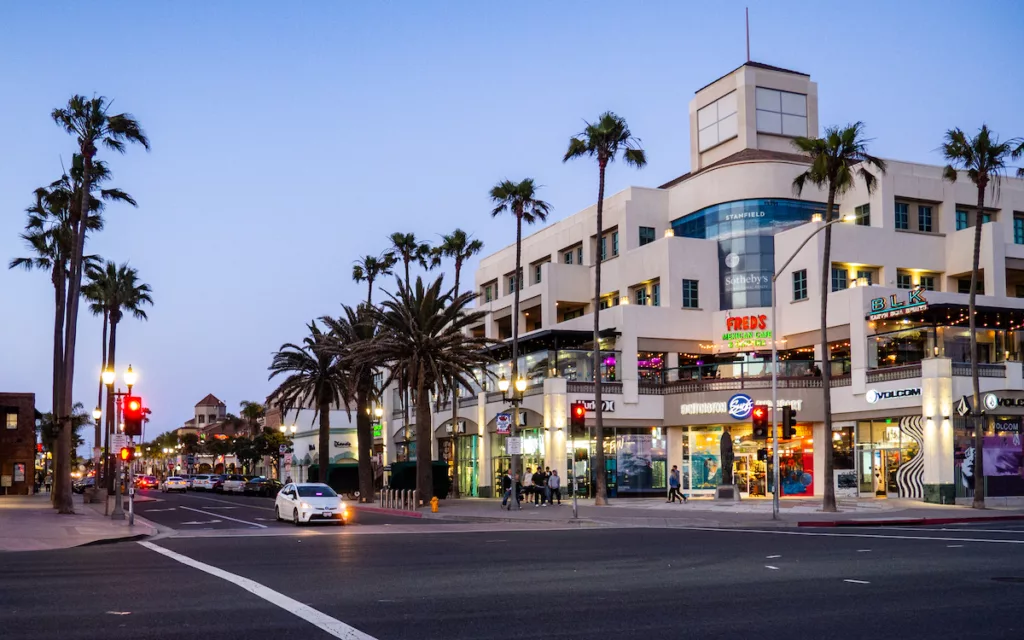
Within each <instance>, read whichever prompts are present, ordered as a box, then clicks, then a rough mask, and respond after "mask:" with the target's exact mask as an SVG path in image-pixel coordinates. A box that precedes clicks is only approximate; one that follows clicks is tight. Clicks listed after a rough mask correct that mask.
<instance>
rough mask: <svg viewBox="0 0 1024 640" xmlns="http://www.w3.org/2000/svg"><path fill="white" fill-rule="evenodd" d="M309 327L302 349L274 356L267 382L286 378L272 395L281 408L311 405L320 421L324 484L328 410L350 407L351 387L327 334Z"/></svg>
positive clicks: (327, 472)
mask: <svg viewBox="0 0 1024 640" xmlns="http://www.w3.org/2000/svg"><path fill="white" fill-rule="evenodd" d="M308 327H309V335H308V336H306V337H305V338H303V340H302V346H299V345H296V344H292V343H287V344H283V345H281V348H280V350H278V351H277V353H275V354H274V360H273V362H272V363H271V365H270V371H271V373H270V378H268V379H273V378H274V377H275V376H278V375H281V374H287V377H286V378H285V379H284V380H283V381H282V382H281V384H279V385H278V387H277V390H276V391H274V394H273V395H274V398H275V402H276V403H277V404H278V405H279V406H281V407H282V408H284V407H302V406H307V405H308V404H309V403H312V404H313V406H314V408H315V413H314V420H315V419H316V417H317V416H319V418H320V434H319V436H320V437H319V444H318V445H317V458H318V466H319V470H320V473H319V479H320V482H323V483H325V484H326V483H327V482H328V481H329V480H330V468H331V467H330V465H331V406H332V405H334V406H337V407H348V406H350V405H351V403H352V395H353V393H352V386H353V385H352V379H351V377H350V375H349V372H348V371H347V370H346V369H345V368H344V367H343V366H342V363H341V360H340V359H339V358H338V357H337V356H335V355H334V352H333V351H332V350H331V346H332V345H331V342H330V336H329V334H327V333H324V332H323V331H321V330H320V327H318V326H317V324H316V322H315V321H313V322H310V323H309V325H308Z"/></svg>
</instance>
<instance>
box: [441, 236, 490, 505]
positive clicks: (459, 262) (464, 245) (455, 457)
mask: <svg viewBox="0 0 1024 640" xmlns="http://www.w3.org/2000/svg"><path fill="white" fill-rule="evenodd" d="M483 248H484V243H483V242H481V241H480V240H471V239H470V236H469V235H468V234H467V233H466V232H465V231H463V230H462V229H456V230H455V231H453V232H451V233H450V234H446V235H443V236H441V244H439V245H438V246H437V247H436V255H437V257H438V258H451V259H452V261H453V262H454V263H455V286H454V287H452V296H453V297H455V298H458V297H459V293H460V291H459V279H460V277H461V275H462V266H463V264H465V262H466V260H469V259H470V258H472V257H473V256H475V255H476V254H478V253H480V251H482V250H483ZM450 386H451V389H452V466H454V467H455V473H454V474H452V477H454V478H455V487H454V488H453V492H454V496H455V497H456V498H458V497H459V446H458V442H459V432H458V428H459V427H458V425H459V394H458V392H457V390H458V389H459V387H458V385H456V384H455V381H454V380H452V381H450Z"/></svg>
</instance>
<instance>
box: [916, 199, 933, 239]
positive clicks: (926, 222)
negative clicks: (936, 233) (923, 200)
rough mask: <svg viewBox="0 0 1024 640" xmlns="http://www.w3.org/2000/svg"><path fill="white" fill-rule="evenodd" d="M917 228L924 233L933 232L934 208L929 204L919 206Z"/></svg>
mask: <svg viewBox="0 0 1024 640" xmlns="http://www.w3.org/2000/svg"><path fill="white" fill-rule="evenodd" d="M917 230H918V231H920V232H922V233H931V232H932V208H931V207H929V206H927V205H923V204H922V205H918V207H917Z"/></svg>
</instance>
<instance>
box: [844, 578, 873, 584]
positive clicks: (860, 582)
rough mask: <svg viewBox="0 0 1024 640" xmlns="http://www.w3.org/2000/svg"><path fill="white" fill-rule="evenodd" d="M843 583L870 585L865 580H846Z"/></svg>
mask: <svg viewBox="0 0 1024 640" xmlns="http://www.w3.org/2000/svg"><path fill="white" fill-rule="evenodd" d="M843 582H849V583H851V584H871V583H870V582H868V581H867V580H849V579H847V580H843Z"/></svg>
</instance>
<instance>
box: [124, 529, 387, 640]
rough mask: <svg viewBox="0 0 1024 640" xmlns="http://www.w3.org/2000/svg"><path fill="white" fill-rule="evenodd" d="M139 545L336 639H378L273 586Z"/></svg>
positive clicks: (148, 545)
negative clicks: (283, 611) (232, 585)
mask: <svg viewBox="0 0 1024 640" xmlns="http://www.w3.org/2000/svg"><path fill="white" fill-rule="evenodd" d="M139 544H141V545H142V546H144V547H146V548H147V549H150V550H152V551H156V552H157V553H159V554H161V555H164V556H167V557H168V558H171V559H172V560H176V561H177V562H180V563H181V564H184V565H186V566H189V567H192V568H194V569H198V570H200V571H202V572H204V573H208V574H210V575H211V576H216V577H218V578H221V579H222V580H227V581H228V582H230V583H232V584H234V585H237V586H239V587H241V588H243V589H245V590H246V591H248V592H249V593H251V594H253V595H254V596H257V597H260V598H263V599H264V600H266V601H267V602H269V603H271V604H273V605H275V606H278V607H280V608H281V609H284V610H285V611H287V612H288V613H291V614H292V615H295V616H297V617H299V618H302V619H303V620H305V621H306V622H308V623H310V624H312V625H315V626H317V627H319V628H320V629H323V630H324V631H326V632H327V633H329V634H331V635H332V636H334V637H335V638H343V639H344V640H376V639H375V638H374V637H373V636H370V635H367V634H365V633H363V632H362V631H360V630H358V629H356V628H355V627H350V626H349V625H347V624H345V623H344V622H342V621H341V620H337V619H335V618H332V617H331V616H329V615H327V614H326V613H322V612H320V611H317V610H316V609H314V608H312V607H310V606H307V605H304V604H302V603H301V602H299V601H297V600H293V599H292V598H289V597H288V596H286V595H284V594H283V593H280V592H277V591H274V590H273V589H271V588H270V587H267V586H264V585H262V584H260V583H258V582H256V581H254V580H250V579H248V578H243V577H242V576H240V575H236V574H234V573H231V572H228V571H224V570H223V569H218V568H217V567H215V566H213V565H209V564H206V563H205V562H199V561H198V560H193V559H192V558H190V557H188V556H185V555H182V554H180V553H176V552H174V551H171V550H170V549H165V548H164V547H161V546H159V545H155V544H153V543H152V542H146V541H141V542H139Z"/></svg>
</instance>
